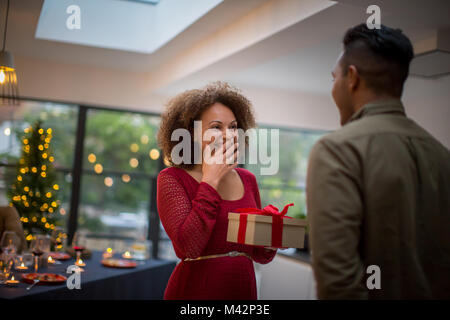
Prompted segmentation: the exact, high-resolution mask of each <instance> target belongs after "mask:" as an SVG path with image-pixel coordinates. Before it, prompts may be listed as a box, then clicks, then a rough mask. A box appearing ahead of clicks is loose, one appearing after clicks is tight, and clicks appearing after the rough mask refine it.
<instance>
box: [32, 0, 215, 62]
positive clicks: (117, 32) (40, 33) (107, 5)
mask: <svg viewBox="0 0 450 320" xmlns="http://www.w3.org/2000/svg"><path fill="white" fill-rule="evenodd" d="M151 1H152V2H158V4H157V5H149V4H148V3H144V2H150V0H145V1H144V0H126V1H111V0H95V1H92V0H78V1H76V2H75V3H76V4H74V1H73V0H45V1H44V4H43V6H42V10H41V15H40V17H39V23H38V26H37V29H36V34H35V37H36V38H38V39H45V40H51V41H58V42H69V43H74V44H79V45H86V46H94V47H102V48H109V49H116V50H125V51H133V52H141V53H152V52H154V51H156V50H158V49H159V48H160V47H162V46H163V45H164V44H166V43H167V42H169V41H170V40H172V39H173V38H174V37H176V36H177V35H178V34H180V33H181V32H182V31H183V30H185V29H186V28H187V27H189V26H190V25H191V24H193V23H194V22H195V21H197V20H198V19H200V18H201V17H202V16H204V15H205V14H206V13H208V12H209V11H210V10H212V9H213V8H214V7H216V6H217V5H218V4H219V3H221V2H222V1H223V0H195V1H186V0H161V1H158V0H151Z"/></svg>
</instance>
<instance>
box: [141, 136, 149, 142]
mask: <svg viewBox="0 0 450 320" xmlns="http://www.w3.org/2000/svg"><path fill="white" fill-rule="evenodd" d="M148 141H149V139H148V136H147V135H145V134H143V135H142V136H141V142H142V143H143V144H147V143H148Z"/></svg>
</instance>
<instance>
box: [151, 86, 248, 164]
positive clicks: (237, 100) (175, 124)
mask: <svg viewBox="0 0 450 320" xmlns="http://www.w3.org/2000/svg"><path fill="white" fill-rule="evenodd" d="M215 103H221V104H223V105H224V106H226V107H228V108H230V110H231V111H232V112H233V114H234V116H235V117H236V121H237V127H238V128H239V129H243V130H244V131H246V130H247V129H250V128H253V127H255V117H254V112H253V107H252V104H251V102H250V101H249V100H248V99H247V98H246V97H244V96H243V95H242V94H241V93H240V90H239V89H237V88H235V87H232V86H230V85H229V84H228V83H226V82H220V81H219V82H213V83H211V84H209V85H207V86H205V87H204V88H202V89H193V90H187V91H184V92H183V93H180V94H178V95H177V96H175V97H174V98H172V99H171V100H169V102H168V103H167V105H166V110H165V112H164V113H163V114H162V116H161V125H160V128H159V131H158V137H157V138H158V145H159V147H160V148H161V150H162V152H163V155H164V159H165V162H166V163H168V164H170V165H171V166H174V167H179V168H184V169H189V168H192V167H193V166H194V150H193V149H194V141H193V140H194V121H195V120H199V119H200V117H201V115H202V113H203V112H204V111H205V110H206V109H208V108H209V107H210V106H212V105H213V104H215ZM179 128H182V129H187V130H188V131H189V132H190V133H191V139H192V140H191V149H192V150H191V155H192V159H191V160H192V161H191V163H190V164H186V163H181V164H175V163H174V162H173V161H172V158H171V152H172V149H173V147H174V146H175V145H177V144H178V143H179V142H178V141H171V136H172V132H173V131H174V130H176V129H179Z"/></svg>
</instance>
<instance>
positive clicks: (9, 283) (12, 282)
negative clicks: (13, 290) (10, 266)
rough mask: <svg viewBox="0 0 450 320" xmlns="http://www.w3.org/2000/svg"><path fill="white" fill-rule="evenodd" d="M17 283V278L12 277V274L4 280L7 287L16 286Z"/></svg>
mask: <svg viewBox="0 0 450 320" xmlns="http://www.w3.org/2000/svg"><path fill="white" fill-rule="evenodd" d="M18 284H19V280H16V279H14V276H12V277H11V279H10V280H6V285H7V286H8V287H17V285H18Z"/></svg>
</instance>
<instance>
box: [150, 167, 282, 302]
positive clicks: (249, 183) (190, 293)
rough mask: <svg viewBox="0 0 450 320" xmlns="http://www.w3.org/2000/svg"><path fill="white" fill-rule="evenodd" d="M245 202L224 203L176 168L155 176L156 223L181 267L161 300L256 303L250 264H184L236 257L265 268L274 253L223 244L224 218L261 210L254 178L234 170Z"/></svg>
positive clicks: (220, 261)
mask: <svg viewBox="0 0 450 320" xmlns="http://www.w3.org/2000/svg"><path fill="white" fill-rule="evenodd" d="M235 170H236V171H237V172H238V174H239V176H240V178H241V180H242V182H243V184H244V191H245V192H244V196H243V197H242V198H241V199H239V200H235V201H229V200H223V199H222V198H221V197H220V195H219V194H218V193H217V191H216V190H215V189H214V188H213V187H211V186H210V185H209V184H207V183H205V182H201V183H198V182H197V180H195V179H194V178H193V177H192V176H191V175H189V174H188V173H187V172H186V171H184V170H183V169H180V168H175V167H171V168H167V169H164V170H162V171H161V172H160V173H159V175H158V187H157V205H158V212H159V216H160V219H161V222H162V224H163V226H164V229H165V230H166V232H167V234H168V236H169V237H170V239H171V240H172V244H173V247H174V249H175V252H176V254H177V256H178V257H179V258H180V259H182V261H181V262H180V263H179V264H178V265H177V266H176V268H175V270H174V272H173V273H172V275H171V277H170V279H169V282H168V284H167V288H166V291H165V294H164V298H165V299H215V300H224V299H256V298H257V292H256V281H255V271H254V268H253V262H252V261H251V260H250V259H248V258H247V257H244V256H240V257H220V258H214V259H206V260H199V261H183V259H185V258H197V257H199V256H205V255H212V254H221V253H227V252H230V251H239V252H245V253H247V254H249V255H250V256H251V257H252V259H253V260H254V261H256V262H259V263H268V262H270V261H271V260H272V259H273V257H274V256H275V251H272V250H267V249H265V248H261V247H254V246H249V245H242V244H236V243H231V242H227V241H226V237H227V228H228V212H232V211H233V210H234V209H237V208H244V207H253V208H254V207H257V208H261V199H260V196H259V190H258V185H257V183H256V179H255V176H254V175H253V174H252V173H251V172H250V171H248V170H245V169H241V168H236V169H235Z"/></svg>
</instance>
